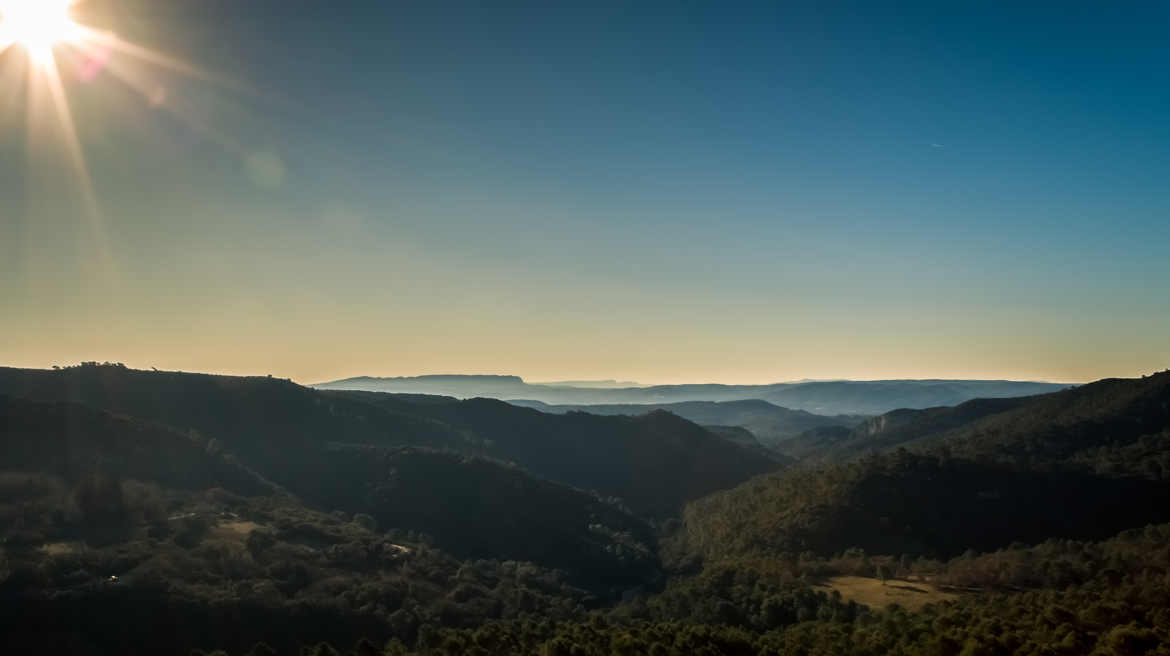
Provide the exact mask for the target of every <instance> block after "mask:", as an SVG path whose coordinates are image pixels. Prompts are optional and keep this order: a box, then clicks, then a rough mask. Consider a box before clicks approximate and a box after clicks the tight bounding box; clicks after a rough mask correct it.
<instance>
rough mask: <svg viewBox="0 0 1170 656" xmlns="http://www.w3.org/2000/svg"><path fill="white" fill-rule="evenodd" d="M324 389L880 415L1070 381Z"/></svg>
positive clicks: (447, 378)
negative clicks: (757, 403) (737, 404)
mask: <svg viewBox="0 0 1170 656" xmlns="http://www.w3.org/2000/svg"><path fill="white" fill-rule="evenodd" d="M311 387H315V388H317V389H346V390H363V391H370V392H393V393H408V394H437V395H441V396H454V397H457V398H474V397H488V398H495V399H501V400H509V399H530V400H534V401H540V402H542V403H547V404H550V405H598V404H627V403H637V404H661V403H680V402H685V401H744V400H751V399H761V400H764V401H767V402H769V403H772V404H775V405H779V406H782V407H785V408H790V409H793V410H805V411H807V412H812V413H816V414H821V415H841V414H860V415H877V414H881V413H884V412H889V411H890V410H896V409H898V408H915V409H920V408H931V407H936V406H948V405H958V404H960V403H963V402H964V401H969V400H971V399H975V398H1006V397H1017V396H1031V395H1035V394H1044V393H1047V392H1055V391H1058V390H1061V389H1065V388H1067V387H1070V385H1068V384H1064V383H1045V382H1031V381H1010V380H871V381H807V382H796V383H774V384H770V385H721V384H683V385H652V386H647V387H623V388H610V387H596V388H594V387H574V386H567V385H564V384H561V383H556V384H551V385H550V384H537V383H528V382H525V381H524V380H523V379H522V378H520V377H518V376H478V375H475V376H460V375H442V376H413V377H398V378H377V377H372V376H360V377H356V378H346V379H342V380H335V381H330V382H324V383H317V384H315V385H311Z"/></svg>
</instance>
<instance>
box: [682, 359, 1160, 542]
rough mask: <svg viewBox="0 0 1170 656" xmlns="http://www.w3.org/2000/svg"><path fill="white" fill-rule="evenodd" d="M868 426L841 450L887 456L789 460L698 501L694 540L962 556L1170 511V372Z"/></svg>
mask: <svg viewBox="0 0 1170 656" xmlns="http://www.w3.org/2000/svg"><path fill="white" fill-rule="evenodd" d="M1005 406H1006V407H1005ZM1013 406H1014V407H1013ZM996 410H998V412H996ZM895 419H906V420H905V421H901V422H900V423H898V422H896V421H895ZM868 428H869V434H866V431H865V430H860V431H854V432H852V433H851V434H850V436H847V437H846V439H844V440H843V441H838V442H837V443H836V446H835V447H833V448H836V449H838V453H841V451H840V448H841V445H842V444H845V445H849V444H852V443H853V442H854V441H860V442H862V443H866V444H868V445H871V446H880V447H882V449H885V451H884V452H877V453H871V454H869V455H866V456H864V457H861V458H860V459H854V458H851V459H846V460H844V461H837V462H829V463H828V464H824V463H822V464H820V465H817V466H807V467H801V468H796V469H788V470H785V471H782V472H778V473H775V474H770V475H767V476H762V477H758V478H756V479H754V480H752V481H749V482H747V483H745V484H743V485H741V486H739V487H737V488H735V489H732V490H728V491H724V492H720V493H717V494H714V495H712V496H710V497H707V498H705V499H702V500H699V501H696V502H693V503H692V504H690V505H689V506H688V507H687V510H686V513H685V526H686V529H685V532H684V536H685V539H686V540H687V541H688V544H689V546H690V547H691V548H692V549H694V550H695V551H696V552H698V553H702V554H704V555H705V556H706V557H711V558H718V557H725V556H726V555H727V554H729V553H738V554H745V553H782V552H783V553H798V552H801V551H805V550H811V551H814V552H818V553H836V552H840V551H842V550H844V549H848V548H852V547H859V548H862V549H865V550H866V551H868V552H871V553H908V554H919V555H935V556H953V555H956V554H957V553H958V552H961V551H963V550H965V549H969V548H973V549H977V550H978V549H992V548H997V547H1002V546H1006V545H1007V544H1009V543H1011V542H1013V541H1022V542H1029V541H1038V540H1041V539H1044V538H1046V537H1067V538H1101V537H1104V536H1107V535H1109V534H1110V533H1113V532H1116V531H1118V530H1122V529H1124V528H1132V527H1137V526H1143V525H1145V524H1147V523H1156V522H1164V521H1167V520H1168V519H1170V475H1168V474H1170V461H1168V455H1170V448H1168V447H1170V372H1164V373H1160V374H1157V375H1154V376H1149V377H1146V378H1143V379H1129V380H1123V379H1110V380H1103V381H1099V382H1096V383H1092V384H1089V385H1085V386H1082V387H1079V388H1075V389H1070V390H1066V391H1062V392H1057V393H1053V394H1047V395H1042V396H1037V397H1032V398H1029V399H1024V400H1020V401H1018V402H1012V403H1001V402H995V403H987V402H976V403H973V404H968V405H965V406H959V407H956V408H951V409H934V410H930V411H926V412H920V413H911V414H910V415H909V417H907V415H906V413H895V414H894V418H893V419H887V420H886V421H884V422H883V421H880V420H877V421H874V422H871V423H870V424H868ZM823 433H824V431H822V435H821V437H822V439H825V440H826V441H828V442H832V439H831V436H826V435H824V434H823ZM866 440H869V441H868V442H865V441H866ZM903 446H910V447H913V448H912V450H906V449H905V448H898V447H903ZM891 448H893V449H894V450H893V451H890V450H889V449H891ZM878 451H881V449H878ZM845 453H846V454H849V455H853V454H854V453H855V452H854V451H845Z"/></svg>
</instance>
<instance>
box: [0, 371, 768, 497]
mask: <svg viewBox="0 0 1170 656" xmlns="http://www.w3.org/2000/svg"><path fill="white" fill-rule="evenodd" d="M0 394H11V395H13V396H20V397H26V398H29V399H35V400H42V401H53V402H68V403H75V404H83V405H86V406H89V407H93V408H99V409H103V410H107V411H110V412H114V413H119V414H123V415H126V416H133V417H138V418H142V419H145V420H148V421H151V422H155V423H158V424H162V425H166V426H171V427H173V428H174V429H176V430H178V431H179V432H187V431H194V432H195V433H197V434H198V435H200V436H202V438H203V439H207V440H211V441H213V443H214V445H215V446H216V448H220V449H222V450H224V451H226V452H228V453H231V454H234V455H235V456H237V457H238V458H239V459H240V460H241V461H242V462H244V463H247V464H248V465H250V466H252V467H254V468H255V469H257V470H258V471H262V472H263V473H264V475H265V476H266V477H268V478H269V479H270V480H272V481H274V482H276V483H278V484H280V485H283V486H285V487H287V488H288V489H290V490H292V491H294V492H296V493H297V494H299V495H301V496H303V497H305V498H306V499H308V500H311V501H313V502H315V503H325V502H327V498H326V496H324V495H326V494H327V488H328V487H329V484H328V481H329V480H330V479H331V478H335V477H336V474H331V473H323V472H322V467H323V465H322V462H323V456H322V455H320V454H322V453H324V452H326V451H330V452H332V451H335V449H334V447H336V446H338V445H362V446H369V447H383V448H386V447H403V446H415V447H427V448H440V449H451V450H454V451H458V452H461V453H467V454H474V455H485V456H490V457H492V458H496V459H500V460H507V461H511V462H515V463H518V464H520V465H522V466H523V467H525V468H526V469H528V470H529V471H530V472H531V473H533V474H536V475H537V476H541V477H544V478H547V479H550V480H553V481H558V482H562V483H566V484H568V485H570V486H574V487H579V488H583V489H586V490H596V491H597V492H599V493H600V494H602V495H605V496H612V497H619V498H621V499H622V500H623V501H624V502H625V503H627V504H628V505H629V507H630V508H632V509H634V510H635V511H638V512H647V513H652V514H672V513H676V512H677V511H678V510H679V509H680V508H681V506H682V504H683V503H685V502H686V501H689V500H691V499H695V498H698V497H700V496H702V495H704V494H708V493H710V492H713V491H715V490H718V489H722V488H726V487H731V486H733V485H735V484H737V483H739V482H742V481H744V480H746V479H748V478H750V477H751V476H753V475H755V474H758V473H762V472H765V471H770V470H772V469H775V468H776V467H777V466H778V465H777V463H776V462H775V461H774V460H773V459H770V458H768V457H766V456H764V455H762V454H760V453H759V452H757V451H755V450H751V449H745V448H743V447H741V446H739V445H736V444H733V443H730V442H728V441H727V440H724V439H722V438H720V437H718V436H716V435H713V434H711V433H710V432H708V431H705V430H703V429H702V428H700V427H699V426H696V425H695V424H693V423H691V422H688V421H685V420H683V419H679V418H678V417H674V416H670V415H667V414H666V413H660V414H658V415H654V416H650V417H642V418H637V419H633V418H627V417H596V416H590V415H584V414H579V413H578V414H574V415H571V416H570V415H566V416H557V415H547V414H542V413H539V412H536V411H533V410H528V409H523V408H517V407H513V406H510V405H507V404H504V403H501V402H496V401H490V400H484V399H479V400H470V401H456V400H455V399H450V398H436V397H417V396H391V395H385V394H369V393H359V392H328V391H318V390H313V389H309V388H305V387H301V386H299V385H296V384H294V383H291V382H289V381H284V380H279V379H272V378H261V377H251V378H241V377H230V376H211V375H204V374H187V373H176V372H149V371H135V370H131V369H126V368H124V367H119V366H82V367H73V368H68V369H65V370H60V371H44V370H31V369H8V368H0ZM328 502H330V503H332V501H328Z"/></svg>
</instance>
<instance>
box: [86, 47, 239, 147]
mask: <svg viewBox="0 0 1170 656" xmlns="http://www.w3.org/2000/svg"><path fill="white" fill-rule="evenodd" d="M77 49H78V50H79V51H80V52H81V53H82V54H85V55H87V56H90V57H93V58H98V57H100V56H101V54H102V51H101V49H100V47H99V46H98V45H97V44H95V43H92V42H83V43H80V44H78V46H77ZM103 70H104V71H105V72H108V73H110V74H111V75H113V76H114V77H115V78H117V80H118V81H119V82H121V83H122V84H124V85H126V87H128V88H129V89H130V90H131V91H133V92H134V93H136V94H138V95H140V96H141V97H142V99H143V100H144V101H145V102H146V104H148V105H151V106H156V107H159V108H161V109H163V110H165V111H168V112H170V113H171V114H173V115H174V116H175V117H177V118H178V119H179V120H181V121H182V122H183V123H184V124H185V125H187V126H188V127H190V128H191V129H192V130H195V131H196V132H198V133H199V134H202V135H203V136H205V137H207V138H208V139H211V140H212V141H214V142H215V143H216V144H217V145H219V146H220V147H221V148H223V149H224V150H227V151H228V152H232V153H235V154H241V153H244V152H247V149H246V148H244V146H243V145H242V144H240V143H239V142H238V141H236V140H235V139H232V138H231V137H229V136H228V135H227V134H226V133H224V132H222V131H220V130H216V129H215V128H214V127H212V126H211V125H210V124H208V123H207V122H206V121H203V120H201V119H200V118H199V117H197V116H196V115H195V114H194V113H193V112H191V111H188V110H187V108H186V107H184V106H183V104H182V103H181V102H177V101H175V100H173V99H171V98H168V97H166V92H165V91H162V92H160V90H161V89H163V88H164V87H162V86H161V85H159V84H158V83H157V82H156V81H154V79H153V78H152V77H151V76H149V75H148V74H147V73H146V72H144V71H143V70H141V69H139V68H136V67H134V66H132V65H129V64H127V63H126V62H125V61H122V60H120V59H118V58H110V59H109V61H107V62H106V63H105V65H104V69H103Z"/></svg>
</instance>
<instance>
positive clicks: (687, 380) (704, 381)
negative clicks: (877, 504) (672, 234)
mask: <svg viewBox="0 0 1170 656" xmlns="http://www.w3.org/2000/svg"><path fill="white" fill-rule="evenodd" d="M82 362H99V363H104V362H111V363H120V364H123V365H125V366H127V367H129V368H130V369H138V370H143V371H149V370H152V369H157V370H159V371H175V372H184V373H204V374H212V375H222V376H266V375H271V376H274V377H277V378H287V379H289V380H292V381H293V382H295V383H297V384H300V385H306V386H311V385H316V384H320V383H328V382H334V381H339V380H345V379H349V378H360V377H370V378H417V377H422V376H515V377H518V378H520V379H522V380H523V381H524V382H525V383H527V384H529V385H567V384H569V383H586V382H596V383H613V382H620V383H628V384H629V386H630V387H654V386H659V385H771V384H791V383H809V382H843V381H848V382H874V381H896V380H987V381H1015V382H1038V383H1056V384H1063V383H1067V384H1070V385H1079V384H1084V383H1090V382H1093V381H1095V380H1100V379H1102V378H1141V377H1143V376H1148V375H1151V374H1154V373H1156V372H1157V371H1160V370H1154V369H1152V370H1149V371H1142V372H1137V373H1135V374H1132V375H1105V376H1100V377H1097V378H1090V379H1085V380H1064V379H1047V378H1019V377H1016V378H1012V377H1006V376H915V375H905V376H871V377H848V376H837V377H811V376H800V377H796V378H782V377H760V378H756V379H720V380H715V379H710V378H708V377H704V376H703V375H702V374H696V375H694V376H691V377H687V376H685V375H683V376H681V377H679V378H674V379H669V380H643V379H635V378H627V377H621V378H614V377H612V376H611V377H605V376H593V377H572V376H560V377H557V376H551V377H549V376H546V377H543V378H538V377H533V376H528V375H525V374H523V373H518V372H514V371H507V370H500V371H492V370H485V371H479V370H465V371H461V370H447V369H443V370H433V371H422V372H389V373H380V372H373V373H371V372H370V371H364V370H363V371H364V373H352V374H345V375H339V376H333V377H325V378H311V377H310V378H306V377H296V376H291V375H288V374H286V373H282V372H280V371H259V370H244V369H214V368H198V367H175V366H163V365H160V364H157V363H156V362H147V363H143V362H135V361H128V360H121V359H117V358H109V357H86V358H80V359H77V360H72V361H60V362H57V361H54V362H40V363H28V362H24V363H21V362H11V361H9V362H0V367H13V368H18V369H52V368H54V367H70V366H75V365H77V364H80V363H82ZM582 386H584V385H582Z"/></svg>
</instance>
